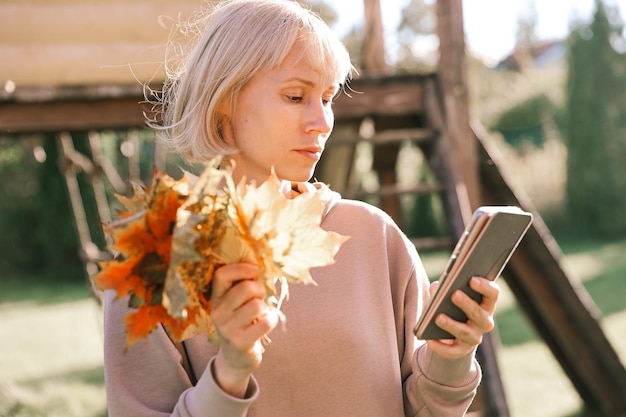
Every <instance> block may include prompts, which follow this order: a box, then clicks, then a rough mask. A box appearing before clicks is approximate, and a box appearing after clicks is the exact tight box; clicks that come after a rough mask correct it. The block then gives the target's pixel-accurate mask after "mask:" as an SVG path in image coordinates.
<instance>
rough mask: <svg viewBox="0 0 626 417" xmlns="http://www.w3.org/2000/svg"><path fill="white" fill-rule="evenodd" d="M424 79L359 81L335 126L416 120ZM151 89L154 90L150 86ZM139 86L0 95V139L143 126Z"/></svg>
mask: <svg viewBox="0 0 626 417" xmlns="http://www.w3.org/2000/svg"><path fill="white" fill-rule="evenodd" d="M423 79H424V76H405V77H386V78H363V79H358V80H354V81H353V82H352V84H351V87H350V88H351V89H348V91H346V93H344V94H341V96H340V97H339V98H338V99H337V101H336V103H335V104H334V107H333V108H334V110H335V117H336V119H337V120H349V119H354V120H357V119H362V118H363V117H365V116H369V115H373V114H376V115H383V116H385V115H387V116H390V115H405V114H420V113H421V112H422V111H423V110H424V109H423V104H422V101H423V100H422V94H423ZM154 88H155V89H158V88H159V86H158V85H155V86H154ZM143 101H144V96H143V90H142V86H141V85H140V84H139V83H135V84H131V85H109V86H84V87H60V88H43V87H37V88H20V87H19V86H18V87H17V88H16V90H15V91H14V92H12V93H10V94H9V93H7V92H2V91H0V133H4V134H6V133H10V132H11V133H26V132H30V133H34V132H57V131H63V130H90V129H103V128H127V127H140V126H144V125H145V121H144V116H143V111H144V110H149V107H146V106H142V105H141V104H140V103H142V102H143Z"/></svg>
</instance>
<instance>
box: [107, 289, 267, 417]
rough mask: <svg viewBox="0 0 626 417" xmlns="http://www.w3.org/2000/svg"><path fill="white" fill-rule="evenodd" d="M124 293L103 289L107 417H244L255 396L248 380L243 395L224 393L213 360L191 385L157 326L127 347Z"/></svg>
mask: <svg viewBox="0 0 626 417" xmlns="http://www.w3.org/2000/svg"><path fill="white" fill-rule="evenodd" d="M126 304H127V300H126V299H115V298H114V294H113V293H112V292H110V291H107V293H106V294H105V309H104V312H105V313H104V314H105V318H104V327H105V329H104V335H105V336H104V373H105V381H106V390H107V406H108V413H109V414H108V415H109V417H128V416H133V417H160V416H173V417H196V416H208V417H213V416H214V417H244V416H246V414H247V412H248V408H249V407H250V405H251V404H252V403H253V402H254V401H255V399H256V398H257V396H258V386H257V383H256V380H254V378H253V379H252V380H251V383H250V387H249V388H248V393H247V396H246V398H244V399H238V398H234V397H232V396H230V395H228V394H226V393H225V392H224V391H223V390H222V389H221V388H220V387H219V386H218V385H217V383H216V381H215V379H214V377H213V373H212V372H211V368H212V362H213V361H212V360H211V361H210V362H209V364H208V365H207V367H206V369H205V370H204V372H202V374H201V375H200V377H199V379H198V383H197V384H196V386H192V385H191V382H190V380H189V377H188V376H187V373H186V372H185V370H184V368H183V366H182V364H181V356H180V353H179V352H178V350H177V349H176V347H175V346H174V345H173V344H172V342H171V341H170V339H169V337H168V336H167V334H166V333H165V331H164V330H163V329H162V328H161V327H159V328H157V329H156V330H155V331H154V332H152V333H151V334H150V335H149V336H148V339H147V340H146V341H142V342H139V343H137V344H135V345H134V346H132V347H131V348H129V349H127V350H125V344H126V330H125V326H124V316H125V315H126V314H128V313H129V312H130V311H131V310H130V309H129V308H128V307H127V306H126Z"/></svg>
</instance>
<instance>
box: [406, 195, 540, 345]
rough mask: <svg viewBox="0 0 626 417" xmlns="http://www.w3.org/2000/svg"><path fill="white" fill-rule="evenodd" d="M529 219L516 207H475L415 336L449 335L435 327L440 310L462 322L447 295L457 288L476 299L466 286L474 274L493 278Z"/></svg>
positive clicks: (430, 337)
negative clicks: (435, 319)
mask: <svg viewBox="0 0 626 417" xmlns="http://www.w3.org/2000/svg"><path fill="white" fill-rule="evenodd" d="M531 222H532V214H530V213H527V212H524V211H522V210H520V209H519V208H516V207H508V206H505V207H502V206H488V207H481V208H479V209H478V210H476V212H475V214H474V217H473V219H472V222H471V223H470V224H469V226H468V227H467V229H466V230H465V232H464V233H463V236H462V237H461V238H460V239H459V243H458V244H457V246H456V247H455V250H454V251H453V254H452V256H451V257H450V260H449V262H448V265H447V266H446V268H445V270H444V273H443V274H442V275H441V277H440V284H439V288H438V289H437V291H436V293H435V294H434V295H433V297H432V299H431V301H430V302H429V304H428V306H427V307H426V308H425V310H424V313H423V314H422V316H421V317H420V320H419V321H418V323H417V324H416V326H415V335H416V336H417V337H418V338H419V339H423V340H427V339H451V338H453V336H452V335H451V334H450V333H448V332H446V331H445V330H443V329H441V328H439V326H437V325H436V324H435V323H434V318H435V317H436V316H437V315H438V314H440V313H444V314H446V315H448V316H450V317H451V318H453V319H454V320H457V321H461V322H465V321H467V316H466V315H465V313H463V311H461V310H460V309H459V308H458V307H456V306H455V305H454V304H453V303H452V301H451V299H450V297H451V295H452V293H453V292H454V291H456V290H458V289H460V290H461V291H463V292H465V293H466V294H467V295H469V296H470V297H471V298H472V299H474V300H476V301H477V302H480V301H481V298H482V296H481V295H480V294H478V293H477V292H475V291H474V290H472V289H471V288H470V287H469V280H470V278H472V277H474V276H480V277H485V278H487V279H490V280H495V279H496V278H497V277H498V276H499V275H500V274H501V273H502V270H503V269H504V267H505V266H506V264H507V262H508V261H509V259H510V257H511V255H512V254H513V252H514V250H515V248H517V245H518V244H519V242H520V241H521V239H522V237H523V236H524V235H525V233H526V231H527V230H528V228H529V227H530V224H531Z"/></svg>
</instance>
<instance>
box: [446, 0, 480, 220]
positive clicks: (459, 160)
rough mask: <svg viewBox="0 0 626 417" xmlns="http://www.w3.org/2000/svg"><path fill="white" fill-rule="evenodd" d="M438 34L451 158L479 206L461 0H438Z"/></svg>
mask: <svg viewBox="0 0 626 417" xmlns="http://www.w3.org/2000/svg"><path fill="white" fill-rule="evenodd" d="M437 34H438V36H439V53H440V58H439V67H438V69H437V72H438V73H439V77H440V80H441V85H442V89H443V96H444V112H445V114H444V117H445V119H446V123H447V127H448V134H449V136H450V148H451V149H450V151H451V152H452V160H453V162H454V163H456V164H457V166H458V167H459V172H460V173H461V177H462V179H463V183H464V184H465V187H466V190H467V198H468V199H469V203H470V206H471V208H476V207H478V205H479V204H480V193H479V189H478V184H479V183H478V157H477V152H476V140H475V139H474V136H473V135H472V131H471V128H470V122H469V120H470V116H469V98H468V87H467V70H466V61H465V38H464V36H465V35H464V31H463V10H462V4H461V0H439V1H437ZM470 211H471V210H470ZM469 215H471V213H469Z"/></svg>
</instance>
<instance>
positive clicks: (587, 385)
mask: <svg viewBox="0 0 626 417" xmlns="http://www.w3.org/2000/svg"><path fill="white" fill-rule="evenodd" d="M365 4H366V9H365V10H366V15H365V18H366V19H365V20H366V21H365V24H366V30H365V32H366V33H370V34H372V35H371V36H372V38H371V39H370V40H369V41H367V44H366V45H364V46H365V49H364V60H365V61H366V62H365V64H364V68H365V71H363V76H361V77H359V78H357V79H355V80H354V81H353V82H352V84H351V86H352V88H353V89H354V90H355V91H358V92H359V94H353V95H351V97H347V96H342V97H341V98H340V99H339V100H338V101H337V103H336V104H335V116H336V122H335V123H336V124H335V132H334V133H333V137H332V140H331V141H330V142H329V150H328V151H327V153H326V154H325V156H324V158H323V159H322V161H320V165H319V167H318V171H317V173H316V176H317V178H318V179H319V180H321V181H324V182H328V183H330V184H331V186H332V187H333V188H335V189H337V190H338V191H340V192H342V193H343V194H344V196H350V197H354V198H375V199H376V201H378V202H379V204H380V206H381V207H382V208H383V209H385V210H386V211H387V212H388V213H389V214H390V215H392V217H394V218H395V219H396V220H397V221H398V223H399V224H400V226H401V227H403V228H406V227H407V219H405V218H403V214H402V212H401V210H400V208H399V203H398V201H399V197H400V196H402V195H414V196H418V195H424V194H436V195H438V196H440V197H441V200H442V201H443V202H444V207H445V213H446V224H447V226H448V232H449V236H447V237H445V238H441V237H432V238H428V237H421V238H419V239H415V240H414V241H415V244H416V246H417V247H418V248H429V247H447V248H450V249H451V247H452V245H453V244H454V242H455V241H456V238H457V237H458V236H460V234H461V233H462V231H463V229H464V226H465V224H466V221H467V220H468V219H469V217H470V216H471V214H472V211H473V209H474V208H476V207H478V206H480V205H517V206H520V207H522V208H524V209H526V210H527V211H532V212H534V214H535V221H534V224H533V226H532V228H531V230H530V231H529V233H528V234H527V236H526V237H525V238H524V239H523V241H522V243H521V245H520V246H519V248H518V250H517V251H516V253H515V254H514V255H513V257H512V258H511V261H510V263H509V265H508V266H507V268H506V269H505V271H504V273H503V278H504V279H505V280H506V283H507V284H508V285H509V286H510V288H511V290H512V291H513V293H514V295H515V297H516V299H517V301H518V303H519V305H520V306H521V308H522V309H523V311H524V312H525V313H526V315H527V316H528V318H529V319H530V321H531V322H532V324H533V326H534V328H535V329H536V330H537V332H538V333H539V335H540V336H541V337H542V338H543V340H544V341H545V343H546V344H547V346H548V347H549V348H550V350H551V351H552V353H553V354H554V356H555V358H556V359H557V361H558V362H559V364H560V365H561V367H562V368H563V370H564V372H565V374H566V375H567V376H568V378H569V379H570V380H571V382H572V384H573V386H574V387H575V389H576V390H577V392H578V393H579V395H580V397H581V398H582V400H583V401H584V403H585V404H586V405H587V406H589V407H590V408H592V409H595V410H599V411H601V412H602V413H603V414H604V415H606V416H609V417H617V416H623V415H625V413H626V395H625V394H626V370H625V369H624V366H623V365H622V364H621V362H620V360H619V358H618V356H617V355H616V353H615V351H614V350H613V348H612V347H611V345H610V343H609V342H608V340H607V338H606V336H605V335H604V333H603V331H602V329H601V328H600V326H599V322H598V314H597V312H596V308H595V306H594V304H593V302H592V300H591V299H590V297H589V296H588V294H587V293H586V290H585V289H584V288H583V287H582V286H581V285H580V284H579V283H578V282H577V281H576V280H574V279H572V278H571V277H570V276H568V274H567V272H566V271H565V270H564V268H563V267H562V265H561V257H562V256H561V253H560V249H559V247H558V245H557V243H556V242H555V240H554V239H553V238H552V236H551V234H550V231H549V230H548V228H547V227H546V226H545V224H544V223H543V221H542V219H541V216H540V215H539V213H537V211H536V210H535V209H534V207H533V205H532V202H531V201H529V200H528V198H527V197H526V196H525V194H524V193H523V190H517V189H514V187H512V186H511V184H510V180H509V179H508V178H507V176H506V173H505V170H504V169H503V168H502V167H503V164H504V162H503V161H502V160H501V157H500V156H499V154H498V152H497V150H496V149H493V148H492V147H491V146H489V143H488V142H486V141H485V140H483V138H484V137H485V132H484V131H483V130H482V128H481V126H480V125H479V124H477V123H474V122H471V121H470V116H469V109H468V97H467V96H468V88H467V76H466V73H465V71H466V69H465V47H464V34H463V23H462V2H461V0H439V1H438V2H437V5H436V7H437V18H438V25H439V26H438V35H439V38H440V65H439V68H440V69H439V70H438V72H436V73H433V74H428V75H419V76H418V75H404V76H394V75H388V74H386V72H385V71H384V68H382V67H381V65H384V58H382V60H381V49H380V48H381V47H382V42H381V41H380V40H381V38H380V37H381V36H382V29H381V23H380V4H379V1H378V0H371V1H370V0H366V1H365ZM197 6H198V2H197V1H190V0H185V1H181V2H168V1H165V0H141V1H135V2H109V1H105V0H90V1H87V2H81V1H78V0H51V1H48V2H42V1H37V0H27V1H19V0H9V1H5V2H3V3H2V4H0V15H2V16H11V17H12V18H11V19H4V20H6V23H7V24H4V23H3V25H0V36H1V37H2V38H3V39H11V40H12V41H13V42H12V43H8V44H3V45H0V53H2V55H3V56H7V57H9V59H3V60H0V74H2V78H1V79H0V83H3V84H4V89H0V135H5V136H8V135H15V136H18V135H26V134H42V133H45V134H53V135H56V137H57V138H58V143H59V147H60V149H61V150H62V155H63V158H64V159H63V164H62V166H64V167H65V172H64V173H63V174H64V175H65V178H66V183H67V186H68V196H69V198H70V201H71V203H72V207H73V214H74V217H75V220H76V225H77V230H78V232H79V239H80V243H81V247H82V250H83V253H82V256H83V258H84V259H85V265H86V268H87V271H88V273H89V274H93V273H94V271H95V270H94V267H95V261H96V259H95V256H96V255H97V253H96V255H94V251H93V239H92V237H91V236H90V234H89V230H88V227H86V222H87V221H93V220H88V219H87V218H86V215H85V212H84V208H83V207H82V206H83V203H82V200H81V190H80V188H79V187H78V185H77V184H78V183H77V181H76V177H77V175H84V174H85V173H87V174H88V176H89V178H91V180H92V181H91V184H92V186H93V187H94V189H100V188H101V184H102V177H104V176H107V177H109V180H110V181H111V177H112V176H114V174H113V173H112V171H111V168H110V164H108V162H107V161H106V160H105V159H104V158H103V157H102V155H101V153H99V152H98V149H99V146H100V144H99V140H100V139H99V136H98V134H97V133H98V132H99V131H102V130H104V129H118V130H127V131H128V132H130V133H129V134H132V132H134V131H136V130H137V129H141V128H142V127H143V126H144V124H145V123H144V115H143V110H144V108H143V107H142V105H141V104H140V103H141V102H142V101H143V94H144V91H143V89H142V86H141V85H140V84H139V83H138V82H136V80H135V78H137V79H140V80H146V79H152V80H154V81H155V82H157V84H158V81H159V80H162V74H160V72H159V71H161V70H162V69H161V68H160V67H159V66H158V65H157V64H156V62H158V60H159V59H161V57H162V55H163V49H162V48H160V47H155V45H164V43H163V42H164V41H165V39H166V37H167V31H166V30H165V29H162V28H159V26H158V25H156V19H157V16H158V15H160V14H164V15H169V16H178V14H179V13H181V14H182V15H184V14H185V13H189V12H190V11H191V10H193V9H194V8H195V7H197ZM59 15H60V16H66V17H67V16H74V19H73V21H75V22H76V23H75V24H74V25H61V26H63V27H64V29H63V30H61V29H59V23H58V20H57V23H56V26H55V23H54V21H52V20H51V19H50V16H59ZM147 16H150V18H147ZM24 28H26V29H27V30H24ZM368 28H369V29H370V30H367V29H368ZM161 29H162V30H161ZM42 34H45V35H42ZM77 39H80V40H81V42H77ZM382 53H383V54H384V51H383V52H382ZM138 57H139V58H138ZM129 62H130V63H138V64H137V65H132V66H131V69H132V71H130V70H129V66H128V63H129ZM139 62H141V64H139ZM159 77H161V78H159ZM0 88H2V85H0ZM364 126H368V127H369V129H364V128H363V127H364ZM85 133H87V137H89V140H90V145H91V149H92V155H91V156H90V157H87V156H85V155H81V154H78V153H77V152H76V151H75V149H74V148H73V146H72V137H73V136H76V135H78V134H82V135H85ZM361 143H367V144H368V145H369V146H371V147H372V149H373V169H374V171H375V172H376V175H377V178H378V182H379V184H380V186H379V187H378V188H377V189H376V190H374V191H372V190H369V191H366V190H363V189H362V188H360V187H359V184H358V183H355V182H354V181H353V177H352V173H353V169H354V163H355V162H354V157H355V151H356V149H357V146H358V145H359V144H361ZM406 143H411V144H413V145H414V146H416V147H417V148H419V149H420V151H421V152H422V153H423V155H424V158H425V160H426V161H427V162H428V165H429V167H430V168H431V169H432V171H433V172H434V173H435V174H436V177H437V182H436V183H435V184H428V185H418V186H415V187H408V188H407V187H402V186H400V185H399V184H398V183H397V178H396V168H397V162H398V153H399V149H400V147H401V145H402V144H406ZM96 194H97V193H96ZM102 204H104V205H106V204H105V203H102ZM104 211H106V210H104ZM105 216H107V214H106V213H104V214H101V215H100V217H101V219H102V218H103V217H105ZM105 220H106V219H105ZM90 248H91V249H90ZM96 252H97V251H96ZM494 337H497V335H495V336H494V334H490V335H486V337H485V340H484V342H483V344H482V345H481V346H480V348H479V356H480V359H481V362H482V366H483V372H484V382H483V384H482V385H481V389H480V392H479V396H478V397H477V400H476V401H475V404H474V405H473V406H472V408H471V411H472V413H475V415H476V416H501V417H506V416H508V415H509V410H508V406H507V401H506V396H505V395H504V389H503V385H502V381H501V378H500V373H499V370H498V361H497V343H495V341H494V340H493V338H494Z"/></svg>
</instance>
